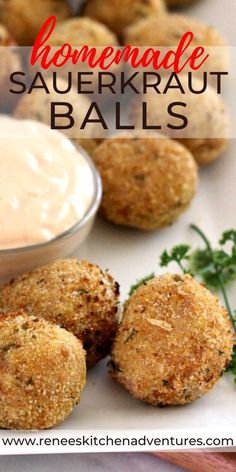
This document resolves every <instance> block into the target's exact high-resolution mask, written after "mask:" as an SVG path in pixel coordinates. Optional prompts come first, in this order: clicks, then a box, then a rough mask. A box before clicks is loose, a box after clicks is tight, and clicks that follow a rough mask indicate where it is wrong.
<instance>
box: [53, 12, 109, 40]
mask: <svg viewBox="0 0 236 472" xmlns="http://www.w3.org/2000/svg"><path fill="white" fill-rule="evenodd" d="M64 43H70V44H71V45H72V46H75V47H76V46H80V45H81V46H83V45H85V44H86V45H87V46H101V47H102V46H117V45H118V41H117V38H116V35H115V34H114V33H113V32H112V31H110V30H109V29H108V28H107V27H106V26H105V25H103V24H102V23H99V22H98V21H95V20H92V19H91V18H85V17H83V18H82V17H76V18H71V19H69V20H66V21H64V22H63V23H60V24H58V25H57V26H56V28H55V30H54V32H53V34H52V36H51V38H50V44H51V45H52V46H61V45H63V44H64Z"/></svg>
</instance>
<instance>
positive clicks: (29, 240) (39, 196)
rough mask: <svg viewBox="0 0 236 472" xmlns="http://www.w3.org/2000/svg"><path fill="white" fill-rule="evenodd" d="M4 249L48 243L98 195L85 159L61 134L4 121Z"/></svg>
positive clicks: (0, 169) (0, 157) (0, 237)
mask: <svg viewBox="0 0 236 472" xmlns="http://www.w3.org/2000/svg"><path fill="white" fill-rule="evenodd" d="M0 179H1V181H0V216H1V220H0V221H1V227H0V249H10V248H17V247H18V248H19V247H23V246H29V245H33V244H38V243H44V242H46V241H50V240H51V239H53V238H55V237H56V236H58V235H59V234H61V233H63V232H64V231H66V230H68V229H69V228H71V227H72V226H73V225H75V224H76V223H77V222H79V221H81V219H82V218H83V217H84V215H85V214H86V212H87V210H88V209H89V207H90V205H91V203H92V200H93V197H94V192H95V187H94V178H93V174H92V170H91V168H90V166H89V164H88V162H87V161H86V158H85V157H84V156H83V155H82V153H80V152H79V151H78V150H77V149H76V148H75V147H74V146H73V145H72V143H71V142H70V141H69V140H68V139H67V138H66V137H65V136H64V135H63V134H61V133H59V132H57V131H52V130H51V129H50V128H49V127H47V126H46V125H43V124H41V123H37V122H34V121H19V120H15V119H12V118H8V117H4V116H1V117H0Z"/></svg>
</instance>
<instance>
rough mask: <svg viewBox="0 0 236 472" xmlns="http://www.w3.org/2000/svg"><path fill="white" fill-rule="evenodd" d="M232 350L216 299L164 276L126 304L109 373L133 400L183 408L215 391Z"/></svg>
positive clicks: (187, 279) (191, 282) (183, 279)
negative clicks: (186, 404) (181, 406)
mask: <svg viewBox="0 0 236 472" xmlns="http://www.w3.org/2000/svg"><path fill="white" fill-rule="evenodd" d="M232 349H233V332H232V326H231V322H230V320H229V316H228V313H227V312H226V310H225V309H224V308H223V307H222V306H221V304H220V302H219V299H218V298H217V297H216V296H214V295H213V294H212V293H210V292H209V291H208V290H207V289H206V288H205V287H204V286H203V285H201V284H199V283H198V282H197V281H196V280H195V279H193V278H192V277H191V276H190V275H183V276H180V275H173V274H166V275H163V276H158V277H155V278H154V279H152V280H151V281H149V282H148V283H147V285H142V286H140V287H139V288H138V289H137V290H136V292H135V293H134V294H133V295H132V296H131V297H130V298H129V300H128V301H127V303H126V305H125V309H124V314H123V319H122V321H121V324H120V326H119V329H118V331H117V335H116V338H115V342H114V345H113V349H112V355H111V361H110V363H109V370H110V374H111V376H112V378H113V379H114V380H116V381H117V382H119V383H121V384H122V385H123V386H124V387H125V388H126V389H127V390H129V392H130V393H131V394H132V395H133V396H134V397H135V398H137V399H140V400H143V401H145V402H147V403H150V404H152V405H155V406H158V405H159V406H168V405H183V404H185V403H190V402H192V401H193V400H196V399H198V398H200V397H201V396H202V395H203V394H205V393H207V392H208V391H209V390H210V389H211V388H212V387H213V386H214V385H215V383H216V382H217V380H218V379H219V378H220V376H221V375H222V373H223V372H224V370H225V368H226V367H227V365H228V363H229V361H230V359H231V355H232Z"/></svg>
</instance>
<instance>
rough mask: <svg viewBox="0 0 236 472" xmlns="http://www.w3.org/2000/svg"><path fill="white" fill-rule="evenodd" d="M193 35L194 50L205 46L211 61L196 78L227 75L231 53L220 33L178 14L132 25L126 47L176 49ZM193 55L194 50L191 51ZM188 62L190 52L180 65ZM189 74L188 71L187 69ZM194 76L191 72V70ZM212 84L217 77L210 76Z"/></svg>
mask: <svg viewBox="0 0 236 472" xmlns="http://www.w3.org/2000/svg"><path fill="white" fill-rule="evenodd" d="M189 31H190V32H192V33H193V39H192V42H191V48H194V47H198V46H199V45H201V46H204V48H205V52H206V54H209V57H208V59H207V61H206V62H205V64H203V65H202V66H201V68H200V69H199V71H198V70H196V71H195V72H194V73H195V76H196V75H199V77H201V78H202V75H203V72H204V71H205V72H221V71H222V72H227V71H228V69H229V53H228V46H227V43H226V40H225V39H224V37H223V36H222V35H221V33H220V32H219V31H218V30H216V29H215V28H213V27H212V26H209V25H207V24H205V23H203V22H202V21H199V20H196V19H195V18H190V17H189V16H184V15H179V14H167V15H160V16H154V17H150V18H147V19H144V20H141V21H139V22H138V23H135V24H134V25H131V26H130V27H128V28H126V30H124V43H125V44H131V45H133V46H146V47H148V46H154V47H157V48H161V47H165V46H166V47H167V48H169V47H173V46H177V45H178V44H179V42H180V40H181V38H182V36H183V35H184V34H185V33H186V32H189ZM191 51H192V49H191ZM185 57H186V60H187V59H188V58H189V52H188V49H187V51H186V53H185V55H184V57H183V58H182V62H181V64H183V63H184V62H185V61H184V59H185ZM185 71H186V68H185ZM189 71H190V72H191V68H190V67H189ZM209 81H211V82H212V83H213V84H215V83H216V82H215V77H214V76H212V77H211V76H210V75H209Z"/></svg>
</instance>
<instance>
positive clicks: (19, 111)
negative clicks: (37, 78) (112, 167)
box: [14, 77, 104, 155]
mask: <svg viewBox="0 0 236 472" xmlns="http://www.w3.org/2000/svg"><path fill="white" fill-rule="evenodd" d="M44 81H45V83H46V85H47V89H48V90H49V91H50V94H47V93H46V92H45V90H44V89H42V88H40V89H34V90H33V91H32V92H31V93H30V94H27V95H23V96H22V97H21V98H20V100H19V102H18V104H17V106H16V108H15V111H14V116H15V118H18V119H26V120H36V121H40V122H41V123H45V124H47V125H49V126H50V125H51V103H52V102H57V103H60V102H68V103H70V105H72V106H73V118H74V125H73V127H72V128H71V129H62V130H61V131H62V132H63V133H64V134H65V135H66V136H67V137H68V138H70V139H71V140H72V141H73V142H74V144H79V145H80V146H82V147H83V148H84V149H85V150H86V151H87V152H88V153H89V154H91V155H92V154H93V152H94V150H95V148H96V147H97V145H98V144H99V143H100V138H101V136H103V134H104V130H103V129H101V127H100V126H98V124H96V123H91V124H90V125H89V127H88V128H86V129H85V130H83V131H81V129H80V127H81V124H82V123H83V121H84V119H85V116H86V114H87V112H88V110H89V107H90V104H91V102H90V100H89V98H87V97H86V95H78V94H77V92H76V89H75V88H74V87H72V88H71V90H70V91H69V92H67V93H66V94H60V93H57V92H56V91H55V90H54V87H53V80H52V78H49V77H48V78H45V79H44ZM56 86H57V88H58V90H60V91H65V90H67V88H68V84H67V82H66V81H65V80H64V79H63V78H57V80H56ZM56 111H57V113H65V112H67V108H65V107H63V106H62V107H58V106H57V109H56ZM56 124H57V126H67V125H68V118H67V117H64V116H62V117H57V118H56Z"/></svg>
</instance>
